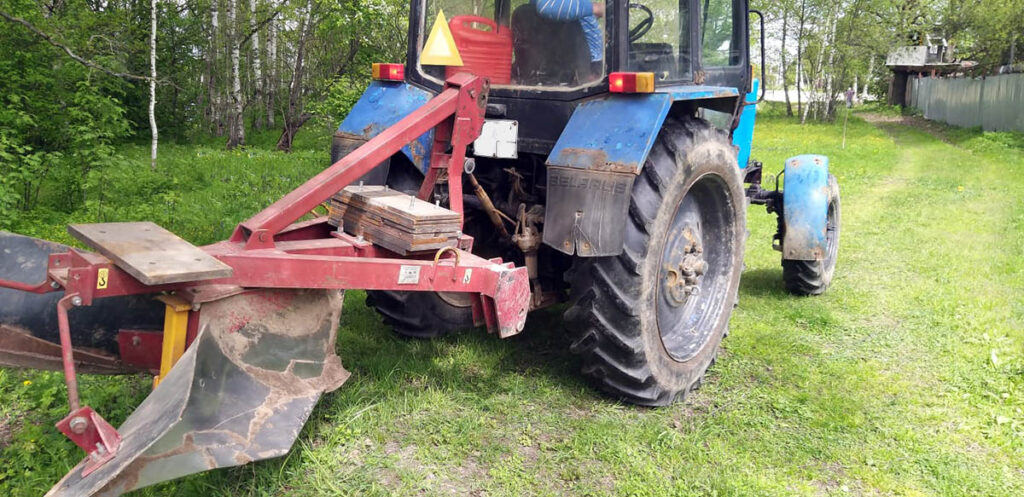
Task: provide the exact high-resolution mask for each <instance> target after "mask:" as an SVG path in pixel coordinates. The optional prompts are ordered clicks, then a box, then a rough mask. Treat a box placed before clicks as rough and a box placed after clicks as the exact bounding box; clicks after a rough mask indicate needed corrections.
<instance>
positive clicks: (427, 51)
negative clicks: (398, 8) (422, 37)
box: [420, 11, 462, 66]
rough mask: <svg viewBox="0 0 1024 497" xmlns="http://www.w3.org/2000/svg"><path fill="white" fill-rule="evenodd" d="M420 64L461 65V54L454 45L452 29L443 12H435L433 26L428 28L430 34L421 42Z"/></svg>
mask: <svg viewBox="0 0 1024 497" xmlns="http://www.w3.org/2000/svg"><path fill="white" fill-rule="evenodd" d="M420 64H423V65H425V66H461V65H462V56H461V55H459V49H458V48H457V47H456V46H455V38H452V30H451V28H449V27H448V20H447V19H445V18H444V12H443V11H439V12H438V13H437V19H435V20H434V27H433V28H430V36H428V37H427V42H426V43H424V44H423V51H422V52H420Z"/></svg>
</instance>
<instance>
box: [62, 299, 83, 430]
mask: <svg viewBox="0 0 1024 497" xmlns="http://www.w3.org/2000/svg"><path fill="white" fill-rule="evenodd" d="M80 298H81V297H79V296H78V294H77V293H69V294H67V295H65V296H64V298H62V299H60V301H58V302H57V328H58V331H59V333H60V355H61V360H63V362H64V382H65V383H66V384H67V386H68V404H70V406H71V411H77V410H78V377H77V376H75V358H74V355H73V353H72V351H71V327H70V326H69V325H68V309H69V308H71V306H72V303H73V302H74V300H75V299H80Z"/></svg>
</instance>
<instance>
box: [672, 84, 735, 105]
mask: <svg viewBox="0 0 1024 497" xmlns="http://www.w3.org/2000/svg"><path fill="white" fill-rule="evenodd" d="M655 91H657V92H658V93H668V94H669V95H671V96H672V100H673V101H675V102H678V101H680V100H704V99H711V98H731V97H736V96H739V94H740V92H739V90H737V89H736V88H730V87H727V86H703V85H701V86H693V85H685V86H669V87H666V88H657V89H656V90H655Z"/></svg>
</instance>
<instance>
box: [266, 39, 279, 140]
mask: <svg viewBox="0 0 1024 497" xmlns="http://www.w3.org/2000/svg"><path fill="white" fill-rule="evenodd" d="M276 24H277V20H276V19H271V20H270V23H268V24H267V60H268V63H267V71H266V75H267V82H266V84H265V85H263V90H264V97H265V100H266V104H267V127H268V128H273V127H274V126H275V124H274V97H275V96H276V95H277V88H278V78H279V76H278V69H277V65H278V62H277V26H276Z"/></svg>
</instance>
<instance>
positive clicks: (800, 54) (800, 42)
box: [796, 0, 807, 116]
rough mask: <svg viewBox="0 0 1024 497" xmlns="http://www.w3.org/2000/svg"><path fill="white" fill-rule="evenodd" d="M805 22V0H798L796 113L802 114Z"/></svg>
mask: <svg viewBox="0 0 1024 497" xmlns="http://www.w3.org/2000/svg"><path fill="white" fill-rule="evenodd" d="M806 23H807V0H802V1H801V2H800V27H799V29H797V32H796V113H797V114H800V115H801V116H802V115H803V95H802V89H803V79H804V51H803V46H804V25H805V24H806Z"/></svg>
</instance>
